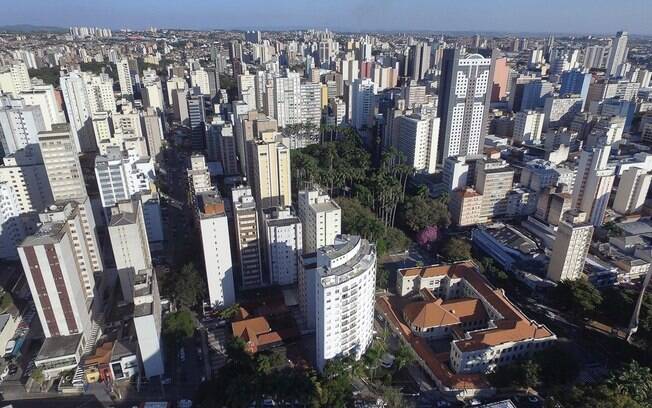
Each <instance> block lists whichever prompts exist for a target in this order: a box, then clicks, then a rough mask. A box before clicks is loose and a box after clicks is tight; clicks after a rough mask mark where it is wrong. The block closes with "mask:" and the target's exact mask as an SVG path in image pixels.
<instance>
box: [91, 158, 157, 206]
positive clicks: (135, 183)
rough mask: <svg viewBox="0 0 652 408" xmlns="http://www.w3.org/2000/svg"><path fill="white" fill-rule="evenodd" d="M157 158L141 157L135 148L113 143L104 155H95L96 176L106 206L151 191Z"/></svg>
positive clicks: (103, 204)
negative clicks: (125, 148) (115, 145)
mask: <svg viewBox="0 0 652 408" xmlns="http://www.w3.org/2000/svg"><path fill="white" fill-rule="evenodd" d="M155 174H156V173H155V170H154V162H153V161H152V160H151V159H149V158H143V159H141V158H140V157H139V156H138V155H134V154H133V151H131V152H126V151H121V150H120V149H119V148H118V147H111V148H109V149H108V151H107V154H106V155H104V156H95V176H96V179H97V186H98V188H99V192H100V198H101V200H102V206H103V207H112V206H113V205H115V204H116V203H117V202H118V201H122V200H126V199H128V198H131V196H132V195H134V194H136V193H140V192H143V191H149V190H151V189H152V186H153V184H154V181H155V178H156V176H155Z"/></svg>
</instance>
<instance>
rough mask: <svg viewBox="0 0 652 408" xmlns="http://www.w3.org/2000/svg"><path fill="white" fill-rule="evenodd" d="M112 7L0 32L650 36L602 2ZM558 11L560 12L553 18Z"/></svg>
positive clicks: (21, 8)
mask: <svg viewBox="0 0 652 408" xmlns="http://www.w3.org/2000/svg"><path fill="white" fill-rule="evenodd" d="M113 3H114V4H113V9H112V13H98V12H97V9H96V8H95V6H94V4H92V3H90V4H89V3H86V2H83V1H80V0H67V1H64V2H55V3H53V2H46V1H44V0H26V1H23V2H21V3H20V4H16V5H14V7H12V8H11V9H9V10H5V12H4V13H3V15H2V16H0V26H2V25H22V24H27V23H29V24H30V25H35V26H52V27H62V28H64V27H68V26H75V25H83V26H105V27H111V28H114V29H122V28H127V29H132V30H140V29H146V28H149V27H151V26H153V27H158V28H171V29H197V30H211V29H263V30H287V29H307V28H311V27H315V28H329V29H332V30H334V31H346V32H364V31H379V32H383V31H387V32H462V33H463V32H483V33H531V34H543V33H559V34H562V33H566V34H607V33H611V32H614V31H617V30H626V31H629V32H631V33H632V34H635V35H652V28H650V27H649V24H648V23H647V16H649V15H650V12H652V5H651V4H650V3H648V2H646V1H645V0H634V1H632V2H631V3H632V4H628V7H622V5H621V4H617V3H613V2H606V1H602V0H600V1H598V2H594V1H589V0H580V1H574V2H571V3H569V2H562V1H561V0H553V1H550V2H548V4H547V7H545V8H543V7H541V6H540V4H537V3H535V2H533V1H529V2H526V3H523V2H517V1H515V0H501V1H499V2H492V3H490V4H473V2H470V1H468V0H467V1H464V2H456V3H450V2H443V1H439V0H437V1H433V2H425V1H420V0H408V1H407V2H405V1H404V2H398V1H396V0H382V1H371V0H359V1H356V2H346V1H343V0H335V1H333V2H329V3H328V4H319V3H317V4H313V3H306V4H304V3H301V2H297V1H296V0H282V1H275V2H264V1H262V0H254V1H250V2H248V5H247V6H248V7H244V6H242V5H240V4H238V5H236V4H229V3H226V4H221V5H218V4H212V2H208V1H199V2H194V3H193V4H184V5H183V7H181V6H178V5H175V4H174V2H171V1H169V0H163V1H159V2H153V1H145V2H139V3H137V4H136V3H130V2H126V1H124V0H117V1H115V2H113ZM35 9H38V10H40V11H41V13H39V15H38V16H34V15H33V10H35ZM646 9H647V10H648V13H646V12H645V10H646ZM416 10H419V11H418V12H416ZM562 10H563V11H564V12H560V11H562ZM213 16H214V17H213ZM498 27H500V29H498V30H497V28H498Z"/></svg>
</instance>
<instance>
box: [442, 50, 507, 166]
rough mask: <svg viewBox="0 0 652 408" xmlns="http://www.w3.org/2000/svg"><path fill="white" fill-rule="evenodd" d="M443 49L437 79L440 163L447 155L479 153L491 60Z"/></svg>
mask: <svg viewBox="0 0 652 408" xmlns="http://www.w3.org/2000/svg"><path fill="white" fill-rule="evenodd" d="M480 52H481V53H477V54H476V53H474V54H462V52H461V50H459V49H457V48H455V49H452V48H451V49H446V50H444V55H443V57H442V63H441V66H442V72H441V75H440V79H439V102H438V109H439V114H438V115H437V116H439V118H441V125H440V128H439V129H440V136H439V149H438V154H439V159H438V162H439V163H443V161H444V160H445V159H446V158H447V157H450V156H459V155H469V154H470V155H473V154H479V153H481V152H482V148H483V145H484V137H485V135H486V132H487V121H488V113H489V103H490V101H491V86H492V82H493V61H494V57H493V56H492V55H490V54H489V51H487V50H484V51H480Z"/></svg>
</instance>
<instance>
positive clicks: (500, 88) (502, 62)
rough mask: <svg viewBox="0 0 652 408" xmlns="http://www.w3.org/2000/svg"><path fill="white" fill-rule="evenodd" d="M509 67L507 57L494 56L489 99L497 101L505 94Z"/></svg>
mask: <svg viewBox="0 0 652 408" xmlns="http://www.w3.org/2000/svg"><path fill="white" fill-rule="evenodd" d="M509 72H510V68H509V65H508V64H507V57H500V58H496V63H495V68H494V77H493V85H492V88H491V101H492V102H497V101H500V100H502V99H503V98H505V97H506V96H507V85H508V82H509Z"/></svg>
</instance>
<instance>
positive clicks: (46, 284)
mask: <svg viewBox="0 0 652 408" xmlns="http://www.w3.org/2000/svg"><path fill="white" fill-rule="evenodd" d="M70 228H71V227H70V224H69V223H68V222H62V221H60V220H58V221H50V222H45V223H43V224H42V225H41V227H40V228H39V229H38V231H37V232H36V233H35V234H34V235H30V236H29V237H27V238H26V239H25V240H24V241H23V243H22V244H21V245H20V246H19V247H18V253H19V256H20V260H21V263H22V265H23V270H24V271H25V277H26V278H27V283H28V284H29V289H30V292H31V293H32V299H33V301H34V306H35V307H36V313H37V314H38V317H39V320H40V321H41V326H42V328H43V334H44V335H45V337H46V338H51V337H57V336H72V335H76V334H81V335H82V336H83V337H84V338H86V340H89V335H90V328H91V317H90V303H88V304H87V302H86V300H87V296H86V294H85V290H84V285H83V283H82V280H81V279H80V277H81V271H80V267H79V264H78V263H77V257H76V256H75V242H74V241H73V238H72V235H71V231H70Z"/></svg>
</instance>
